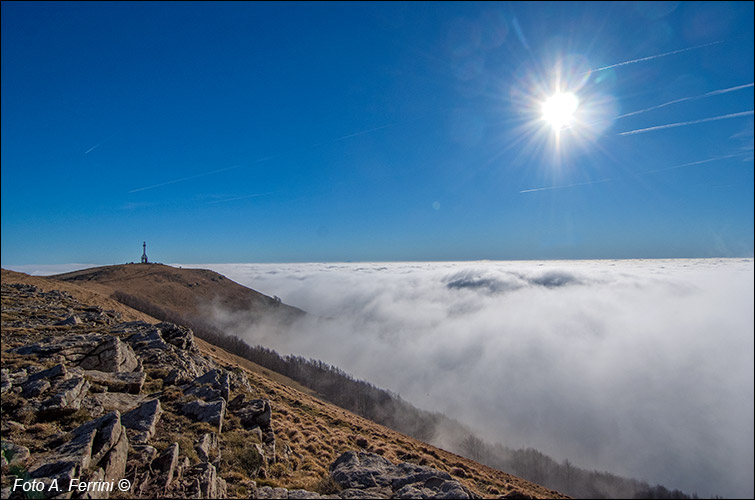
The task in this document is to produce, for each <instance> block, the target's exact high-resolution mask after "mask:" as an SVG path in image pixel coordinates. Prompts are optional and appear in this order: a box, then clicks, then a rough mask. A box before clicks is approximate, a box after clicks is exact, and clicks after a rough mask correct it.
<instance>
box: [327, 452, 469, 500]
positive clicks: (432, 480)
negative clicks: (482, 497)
mask: <svg viewBox="0 0 755 500" xmlns="http://www.w3.org/2000/svg"><path fill="white" fill-rule="evenodd" d="M330 474H331V477H332V478H333V480H334V481H335V482H336V483H337V484H338V485H340V486H341V487H343V488H345V490H344V491H342V492H341V497H342V498H346V497H345V496H344V494H345V492H346V490H348V489H356V490H362V491H364V490H367V489H371V490H372V491H371V492H370V493H371V494H375V493H377V491H380V490H382V491H385V492H386V494H387V493H388V491H391V493H390V495H388V496H383V497H384V498H388V497H395V498H474V495H473V494H472V492H471V491H470V490H469V489H467V488H466V487H465V486H464V485H462V484H461V483H460V482H458V481H456V480H454V479H453V478H451V476H450V475H449V474H448V473H447V472H443V471H440V470H437V469H433V468H432V467H427V466H423V465H416V464H412V463H409V462H403V463H401V464H399V465H394V464H393V463H391V462H390V461H389V460H387V459H386V458H384V457H381V456H380V455H376V454H373V453H364V452H354V451H349V452H346V453H344V454H343V455H341V456H340V457H339V458H338V459H337V460H336V461H335V462H333V464H332V465H331V466H330ZM376 490H377V491H376ZM350 495H353V494H350ZM380 496H382V495H380ZM375 497H378V495H375ZM349 498H358V496H349Z"/></svg>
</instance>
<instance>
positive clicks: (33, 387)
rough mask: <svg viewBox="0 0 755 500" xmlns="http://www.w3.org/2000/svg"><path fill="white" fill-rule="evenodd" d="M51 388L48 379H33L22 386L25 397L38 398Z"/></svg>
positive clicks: (22, 393)
mask: <svg viewBox="0 0 755 500" xmlns="http://www.w3.org/2000/svg"><path fill="white" fill-rule="evenodd" d="M49 388H50V382H48V381H47V380H31V381H28V382H25V383H24V384H23V385H22V386H21V389H22V390H21V395H22V396H23V397H25V398H36V397H37V396H39V395H41V394H42V393H44V392H45V391H46V390H47V389H49Z"/></svg>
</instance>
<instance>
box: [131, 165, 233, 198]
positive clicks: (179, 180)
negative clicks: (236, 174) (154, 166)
mask: <svg viewBox="0 0 755 500" xmlns="http://www.w3.org/2000/svg"><path fill="white" fill-rule="evenodd" d="M240 166H241V165H234V166H232V167H225V168H219V169H217V170H213V171H211V172H204V173H202V174H197V175H190V176H189V177H182V178H181V179H175V180H172V181H167V182H161V183H160V184H154V185H152V186H146V187H141V188H137V189H132V190H131V191H129V193H136V192H138V191H146V190H147V189H154V188H157V187H161V186H167V185H169V184H175V183H177V182H183V181H188V180H189V179H197V178H199V177H204V176H205V175H212V174H217V173H220V172H225V171H226V170H233V169H234V168H239V167H240Z"/></svg>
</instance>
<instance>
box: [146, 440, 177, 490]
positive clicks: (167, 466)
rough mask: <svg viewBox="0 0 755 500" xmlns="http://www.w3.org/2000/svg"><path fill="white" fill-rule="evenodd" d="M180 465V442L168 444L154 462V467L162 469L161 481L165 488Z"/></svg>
mask: <svg viewBox="0 0 755 500" xmlns="http://www.w3.org/2000/svg"><path fill="white" fill-rule="evenodd" d="M176 465H178V443H173V444H172V445H170V446H168V448H166V450H165V451H164V452H162V454H161V455H160V456H159V457H157V458H156V459H155V460H154V461H153V462H152V468H153V469H156V470H158V471H160V472H161V473H162V474H161V476H160V477H161V483H162V484H163V486H164V487H165V488H168V487H169V486H170V483H171V482H172V481H173V474H174V473H175V471H176Z"/></svg>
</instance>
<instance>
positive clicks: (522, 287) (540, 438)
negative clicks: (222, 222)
mask: <svg viewBox="0 0 755 500" xmlns="http://www.w3.org/2000/svg"><path fill="white" fill-rule="evenodd" d="M191 267H205V268H210V269H212V270H214V271H217V272H219V273H222V274H224V275H226V276H228V277H229V278H231V279H233V280H235V281H237V282H239V283H241V284H243V285H245V286H248V287H250V288H253V289H255V290H258V291H260V292H262V293H265V294H267V295H271V296H272V295H277V296H279V297H280V298H281V299H282V300H283V302H285V303H287V304H290V305H293V306H296V307H299V308H301V309H303V310H305V311H307V312H308V313H310V314H309V315H307V317H305V318H304V319H302V320H300V321H298V322H297V323H296V324H295V325H294V327H293V328H290V329H286V330H281V329H280V328H275V327H273V326H271V327H265V326H263V325H259V324H257V325H255V326H253V327H250V326H249V325H248V324H246V323H245V321H244V320H243V317H242V316H239V315H230V314H228V313H227V312H226V311H223V310H222V309H221V308H218V307H214V308H212V309H211V313H212V314H213V315H214V316H215V317H216V319H217V320H219V321H221V322H222V324H224V325H226V327H227V328H229V329H230V330H232V333H235V334H237V335H239V336H241V337H242V338H244V339H245V340H246V341H248V342H249V343H251V344H261V345H264V346H266V347H269V348H272V349H275V350H277V351H278V352H280V353H281V354H288V353H292V354H297V355H302V356H305V357H312V358H317V359H320V360H322V361H324V362H326V363H330V364H333V365H336V366H338V367H340V368H342V369H343V370H345V371H347V372H348V373H351V374H352V375H353V376H355V377H357V378H362V379H365V380H367V381H369V382H371V383H373V384H375V385H377V386H379V387H382V388H385V389H389V390H391V391H394V392H396V393H399V394H400V395H401V396H402V397H403V398H404V399H406V400H408V401H409V402H411V403H413V404H415V405H416V406H418V407H420V408H423V409H427V410H431V411H439V412H442V413H445V414H446V415H447V416H449V417H452V418H456V419H458V420H460V421H462V422H463V423H465V424H467V425H468V426H470V427H471V428H472V429H474V430H475V431H476V432H478V433H479V435H480V436H481V437H484V438H485V439H487V440H488V441H490V442H500V443H503V444H505V445H506V446H510V447H534V448H536V449H538V450H540V451H542V452H544V453H547V454H549V455H551V456H552V457H553V458H554V459H556V460H559V461H560V460H564V459H567V458H568V459H569V460H571V461H572V462H573V463H574V464H575V465H577V466H581V467H585V468H589V469H599V470H607V471H610V472H613V473H616V474H621V475H626V476H632V477H635V478H638V479H643V480H646V481H648V482H650V483H651V484H655V483H662V484H664V485H665V486H668V487H673V488H680V489H682V490H684V491H685V492H688V493H693V492H697V493H698V494H699V495H701V496H710V495H715V494H717V495H724V496H740V497H747V496H751V495H752V494H753V478H752V470H753V411H752V410H753V299H754V296H753V295H754V294H753V260H752V259H703V260H681V259H675V260H624V261H608V260H603V261H542V262H537V261H523V262H489V261H481V262H449V263H444V262H428V263H342V264H341V263H337V264H333V263H325V264H203V265H201V266H200V265H197V266H193V265H192V266H191ZM451 438H452V437H451V436H438V437H437V439H436V441H437V442H439V444H441V445H442V444H443V441H444V439H451Z"/></svg>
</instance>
